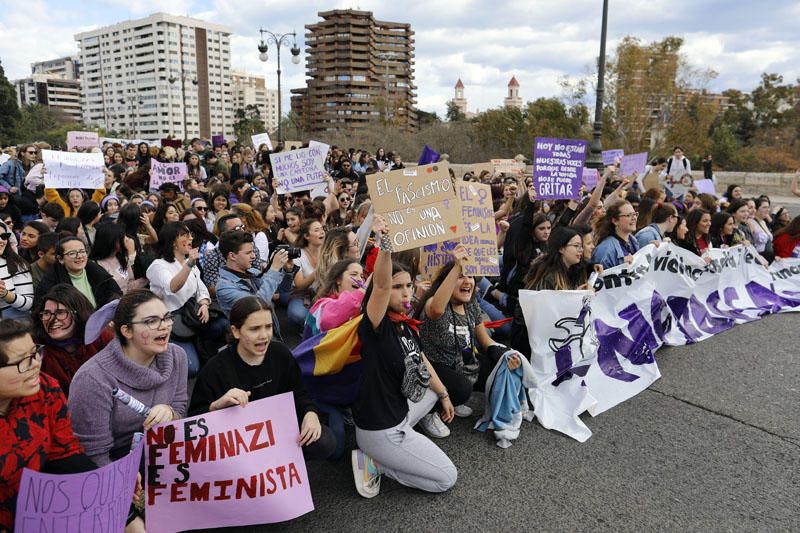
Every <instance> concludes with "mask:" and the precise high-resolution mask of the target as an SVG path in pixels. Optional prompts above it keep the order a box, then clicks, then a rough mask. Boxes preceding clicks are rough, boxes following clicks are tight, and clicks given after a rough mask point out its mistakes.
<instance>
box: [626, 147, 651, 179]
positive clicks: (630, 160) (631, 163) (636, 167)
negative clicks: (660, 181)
mask: <svg viewBox="0 0 800 533" xmlns="http://www.w3.org/2000/svg"><path fill="white" fill-rule="evenodd" d="M646 166H647V152H641V153H638V154H630V155H626V156H623V157H622V162H621V163H620V165H619V175H620V176H623V177H626V178H629V177H632V176H633V173H634V172H636V175H637V176H641V175H642V174H644V168H645V167H646Z"/></svg>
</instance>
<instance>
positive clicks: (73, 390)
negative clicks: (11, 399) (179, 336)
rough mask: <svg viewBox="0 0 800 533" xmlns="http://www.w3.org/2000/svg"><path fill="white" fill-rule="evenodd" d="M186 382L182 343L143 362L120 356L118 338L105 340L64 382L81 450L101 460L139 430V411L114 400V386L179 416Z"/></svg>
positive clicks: (114, 455) (119, 452) (117, 452)
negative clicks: (71, 377)
mask: <svg viewBox="0 0 800 533" xmlns="http://www.w3.org/2000/svg"><path fill="white" fill-rule="evenodd" d="M187 381H188V363H187V359H186V352H184V351H183V348H180V347H178V346H175V345H174V344H169V345H168V349H167V351H166V352H164V353H162V354H159V355H157V356H156V357H155V359H153V362H152V363H151V364H150V366H149V367H143V366H140V365H138V364H136V363H134V362H133V361H131V360H130V359H128V358H127V357H125V354H124V353H123V351H122V346H121V345H120V343H119V339H114V340H113V341H111V343H109V344H108V346H106V347H105V348H103V350H101V351H100V352H99V353H98V354H97V355H95V356H94V357H92V358H91V359H89V360H88V361H87V362H86V363H85V364H84V365H83V366H82V367H81V368H80V369H79V370H78V372H77V373H76V374H75V377H74V378H73V379H72V384H71V385H70V390H69V402H68V405H69V411H70V415H71V416H72V427H73V430H74V432H75V436H77V437H78V440H80V442H81V444H82V445H83V447H84V448H85V449H86V455H87V456H88V457H89V458H90V459H91V460H92V461H94V463H95V464H96V465H97V466H103V465H106V464H108V463H110V462H111V461H113V460H115V459H118V458H119V457H122V456H123V455H125V454H126V453H127V452H128V451H129V450H130V446H131V439H132V438H133V433H134V432H136V431H143V430H142V423H143V422H144V416H142V415H140V414H138V413H137V412H135V411H134V410H132V409H131V408H130V407H128V406H127V405H125V404H123V403H122V402H120V401H119V400H116V399H114V397H113V396H112V395H111V390H112V389H113V388H114V387H118V388H119V389H120V390H122V391H124V392H127V393H128V394H130V395H131V396H133V397H134V398H136V399H137V400H139V401H140V402H142V403H144V404H145V405H147V406H148V407H152V406H154V405H158V404H166V405H170V406H172V408H173V409H174V410H175V411H176V412H177V413H178V414H179V415H180V416H185V414H186V403H187V401H188V395H187V392H186V383H187Z"/></svg>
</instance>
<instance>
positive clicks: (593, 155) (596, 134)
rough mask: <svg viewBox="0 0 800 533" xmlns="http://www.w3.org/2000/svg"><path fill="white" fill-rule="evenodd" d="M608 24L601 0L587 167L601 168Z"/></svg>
mask: <svg viewBox="0 0 800 533" xmlns="http://www.w3.org/2000/svg"><path fill="white" fill-rule="evenodd" d="M607 25H608V0H603V27H602V29H601V30H600V59H599V60H598V65H597V97H596V100H595V104H594V125H593V129H592V142H591V144H590V145H589V154H588V155H587V157H586V166H587V167H588V168H596V169H597V170H600V171H602V169H603V144H602V143H601V142H600V137H601V136H602V134H603V93H605V76H606V26H607Z"/></svg>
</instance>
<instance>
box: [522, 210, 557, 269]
mask: <svg viewBox="0 0 800 533" xmlns="http://www.w3.org/2000/svg"><path fill="white" fill-rule="evenodd" d="M520 216H522V217H524V218H523V219H522V232H521V234H520V235H519V237H518V238H517V240H516V242H515V243H514V244H513V246H514V248H513V257H514V260H515V262H516V264H517V265H519V267H518V268H527V267H528V265H529V264H530V262H531V260H532V259H534V252H537V251H541V250H543V249H544V247H545V243H542V242H538V241H535V240H534V239H535V237H534V235H535V231H536V228H538V227H539V226H541V225H542V224H544V223H545V222H547V223H550V219H548V218H547V215H546V214H544V213H535V214H533V215H532V216H530V217H528V216H527V210H526V211H523V212H522V215H520Z"/></svg>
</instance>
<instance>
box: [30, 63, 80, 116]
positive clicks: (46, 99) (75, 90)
mask: <svg viewBox="0 0 800 533" xmlns="http://www.w3.org/2000/svg"><path fill="white" fill-rule="evenodd" d="M14 88H15V89H16V90H17V104H18V105H19V106H20V107H22V106H26V105H33V104H39V105H43V106H47V107H49V108H51V109H55V110H57V111H60V112H61V113H63V114H64V116H65V118H67V119H68V120H70V121H72V122H81V120H83V115H82V113H81V82H80V81H78V80H69V79H64V78H62V77H60V76H59V75H58V74H32V75H31V76H30V77H29V78H25V79H22V80H16V81H15V82H14Z"/></svg>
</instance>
